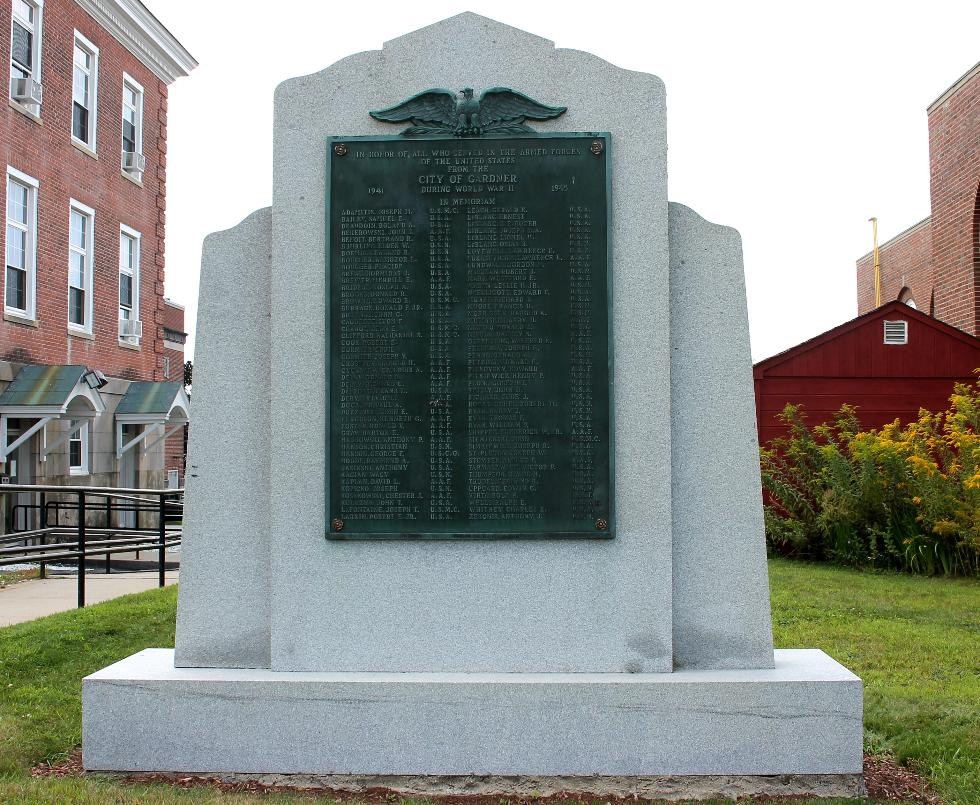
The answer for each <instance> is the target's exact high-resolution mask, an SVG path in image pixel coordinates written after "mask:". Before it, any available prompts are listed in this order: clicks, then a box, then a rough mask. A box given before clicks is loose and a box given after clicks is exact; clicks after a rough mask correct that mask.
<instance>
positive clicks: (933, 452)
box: [761, 384, 980, 576]
mask: <svg viewBox="0 0 980 805" xmlns="http://www.w3.org/2000/svg"><path fill="white" fill-rule="evenodd" d="M780 419H781V420H782V421H783V422H784V423H785V424H786V426H787V435H786V436H785V437H783V438H779V439H774V440H772V441H771V442H769V443H768V444H767V445H765V446H764V447H763V448H762V450H761V465H762V484H763V490H764V492H765V520H766V538H767V542H768V545H769V548H770V550H772V551H774V552H778V553H780V554H783V555H786V556H796V557H800V558H806V559H814V560H826V561H832V562H837V563H840V564H847V565H853V566H857V567H887V568H895V569H900V570H905V571H908V572H912V573H925V574H942V575H964V576H977V575H980V436H978V432H980V384H974V385H963V384H958V385H957V386H956V387H955V389H954V391H953V394H952V396H951V397H950V406H949V408H948V409H947V410H945V411H941V412H939V413H931V412H929V411H926V410H924V409H923V410H921V411H920V412H919V417H918V419H916V420H915V421H913V422H910V423H908V424H907V425H904V426H903V425H902V424H901V423H900V422H899V421H897V420H896V421H895V422H892V423H890V424H888V425H886V426H885V427H883V428H881V429H880V430H874V429H868V430H862V428H861V424H860V421H859V419H858V413H857V410H856V409H855V408H854V407H852V406H847V405H845V406H843V407H842V408H841V409H840V411H839V412H838V413H837V415H836V417H835V418H834V420H833V421H832V422H830V423H827V424H823V425H818V426H816V427H812V428H811V427H809V426H808V425H807V423H806V414H805V412H804V410H803V408H802V406H798V405H787V406H786V408H785V409H784V410H783V412H782V414H781V415H780Z"/></svg>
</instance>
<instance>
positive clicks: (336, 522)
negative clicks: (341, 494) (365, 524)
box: [330, 517, 344, 531]
mask: <svg viewBox="0 0 980 805" xmlns="http://www.w3.org/2000/svg"><path fill="white" fill-rule="evenodd" d="M330 528H331V529H332V530H333V531H343V530H344V521H343V520H341V519H340V518H339V517H335V518H334V519H333V520H331V521H330Z"/></svg>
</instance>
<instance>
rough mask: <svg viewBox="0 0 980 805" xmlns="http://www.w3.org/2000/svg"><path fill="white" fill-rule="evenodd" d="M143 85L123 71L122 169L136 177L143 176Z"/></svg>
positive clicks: (144, 165) (144, 164)
mask: <svg viewBox="0 0 980 805" xmlns="http://www.w3.org/2000/svg"><path fill="white" fill-rule="evenodd" d="M145 167H146V162H145V160H144V159H143V87H141V86H140V85H139V84H137V83H136V82H135V81H134V80H133V79H132V78H131V77H130V76H129V75H127V74H126V73H123V93H122V169H123V170H124V171H125V172H126V173H128V174H130V175H132V176H134V177H135V178H136V179H138V180H139V179H142V178H143V169H144V168H145Z"/></svg>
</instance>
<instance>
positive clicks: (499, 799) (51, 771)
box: [31, 749, 942, 805]
mask: <svg viewBox="0 0 980 805" xmlns="http://www.w3.org/2000/svg"><path fill="white" fill-rule="evenodd" d="M84 774H85V770H84V769H83V768H82V750H81V749H77V750H75V751H74V752H73V753H72V754H71V755H70V756H69V757H68V759H67V760H64V761H62V762H61V763H57V764H55V765H53V766H51V765H48V764H47V763H41V764H39V765H37V766H35V767H34V768H33V769H31V776H32V777H81V776H83V775H84ZM120 781H121V782H122V783H123V784H126V783H130V784H144V783H161V784H164V785H171V786H174V787H175V788H210V789H212V790H215V791H221V792H223V793H228V794H245V793H255V794H286V793H289V794H296V795H299V796H306V797H309V798H310V799H316V798H318V797H322V796H324V795H326V796H330V797H332V798H334V799H337V800H340V801H341V802H352V803H353V802H358V803H365V804H366V805H391V803H392V802H396V801H398V800H399V799H402V798H403V797H404V796H405V795H403V794H400V793H398V792H397V791H392V790H391V789H388V788H369V789H367V790H365V791H357V792H352V791H341V790H336V789H332V788H297V787H295V786H289V785H263V784H262V783H259V782H257V781H252V780H249V781H243V782H234V783H231V782H225V781H223V780H219V779H217V778H215V777H207V776H198V775H187V776H174V775H168V774H133V775H128V776H124V777H121V778H120ZM864 782H865V785H866V786H867V788H868V797H869V798H870V799H873V800H884V801H897V802H911V803H924V805H942V800H941V799H940V798H939V797H938V796H937V795H936V794H935V793H934V792H933V791H932V789H930V787H929V783H928V782H926V780H925V778H924V777H922V776H921V775H919V774H916V773H915V772H914V771H912V770H911V769H907V768H905V767H904V766H899V765H898V764H897V763H895V761H894V760H891V759H888V758H884V757H872V756H870V755H865V757H864ZM413 799H424V800H426V801H427V802H432V803H434V805H561V804H562V803H568V802H576V803H594V802H598V801H601V802H603V803H605V805H637V804H638V803H644V804H645V803H650V802H655V801H656V800H641V799H639V798H636V797H596V796H594V795H592V794H576V793H575V792H568V793H567V794H563V795H561V796H549V797H534V798H525V797H518V796H514V795H508V796H431V795H429V796H422V797H413ZM746 799H750V798H748V797H747V798H746ZM751 800H752V802H753V803H765V802H773V803H786V804H787V805H788V804H789V803H793V802H799V801H801V800H800V799H798V798H796V797H771V798H757V797H752V798H751Z"/></svg>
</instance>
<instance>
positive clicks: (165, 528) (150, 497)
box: [0, 484, 184, 607]
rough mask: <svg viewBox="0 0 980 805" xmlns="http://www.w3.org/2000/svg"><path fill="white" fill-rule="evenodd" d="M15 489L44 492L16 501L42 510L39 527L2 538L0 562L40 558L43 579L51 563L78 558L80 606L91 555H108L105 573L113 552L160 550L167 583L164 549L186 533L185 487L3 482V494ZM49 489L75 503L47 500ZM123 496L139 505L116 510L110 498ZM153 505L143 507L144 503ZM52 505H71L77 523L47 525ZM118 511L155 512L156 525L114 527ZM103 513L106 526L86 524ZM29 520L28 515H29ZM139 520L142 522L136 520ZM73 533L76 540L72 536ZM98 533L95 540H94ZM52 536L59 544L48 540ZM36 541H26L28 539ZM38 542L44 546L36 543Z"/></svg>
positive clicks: (161, 574)
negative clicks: (36, 500)
mask: <svg viewBox="0 0 980 805" xmlns="http://www.w3.org/2000/svg"><path fill="white" fill-rule="evenodd" d="M17 492H37V493H40V495H41V502H40V504H37V505H35V504H18V507H21V508H25V509H26V508H31V509H34V508H36V509H37V510H38V513H39V514H40V520H41V527H40V528H32V529H26V528H25V529H24V530H23V531H19V532H15V533H12V534H9V535H6V536H4V537H2V538H0V566H3V565H11V564H19V563H24V562H31V563H33V562H37V563H38V564H40V570H41V578H44V574H45V564H46V563H49V562H53V561H71V560H75V562H76V563H77V565H78V606H79V607H84V606H85V560H86V559H88V558H90V557H93V556H96V555H98V556H100V557H101V556H104V557H105V563H106V572H107V573H108V572H109V570H110V556H112V555H113V554H117V553H132V552H134V551H135V552H137V553H138V552H139V551H141V550H156V551H157V565H158V583H159V586H160V587H163V586H164V585H165V583H166V579H165V571H166V567H165V564H166V550H167V548H169V547H173V546H175V545H180V541H181V538H182V536H183V524H182V522H180V523H175V522H174V521H175V520H181V519H182V515H183V508H184V506H183V494H184V490H183V489H121V488H115V487H98V486H44V485H40V484H0V495H9V494H12V493H17ZM49 493H57V494H60V495H74V496H75V500H74V501H71V500H68V501H50V502H46V501H45V497H46V495H47V494H49ZM90 498H103V499H104V501H105V502H100V503H96V502H95V501H90ZM175 498H176V499H175ZM112 499H122V500H128V501H132V502H133V503H135V505H130V506H117V507H115V508H113V507H112V506H111V505H110V500H112ZM144 503H145V504H149V505H145V506H143V505H140V504H144ZM52 504H54V505H53V508H54V511H55V512H56V517H55V519H56V520H58V519H59V518H58V517H57V513H59V512H61V511H64V510H68V509H73V510H74V511H75V513H76V518H77V520H76V524H75V525H74V526H62V525H60V523H58V522H56V524H55V525H53V526H49V525H47V514H48V508H50V507H51V505H52ZM113 512H116V513H117V514H118V513H120V512H135V513H136V514H137V517H138V516H139V514H140V513H142V514H148V513H149V514H151V515H152V514H153V513H155V514H156V520H157V523H156V527H155V528H139V527H136V528H132V527H127V526H118V527H113V525H112V514H113ZM92 513H94V514H96V515H98V514H103V513H104V514H105V526H104V527H100V526H93V525H89V524H88V522H87V519H88V515H89V514H92ZM25 522H26V518H25ZM137 524H138V521H137ZM72 536H74V539H70V537H72ZM90 537H94V539H90ZM49 538H54V539H56V540H59V541H56V542H47V540H48V539H49ZM18 539H19V540H21V541H23V542H24V543H25V544H23V545H20V546H14V547H10V546H9V543H10V542H15V541H17V540H18ZM29 540H30V541H33V543H34V544H31V545H28V544H26V543H27V542H28V541H29ZM38 541H40V544H38Z"/></svg>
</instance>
